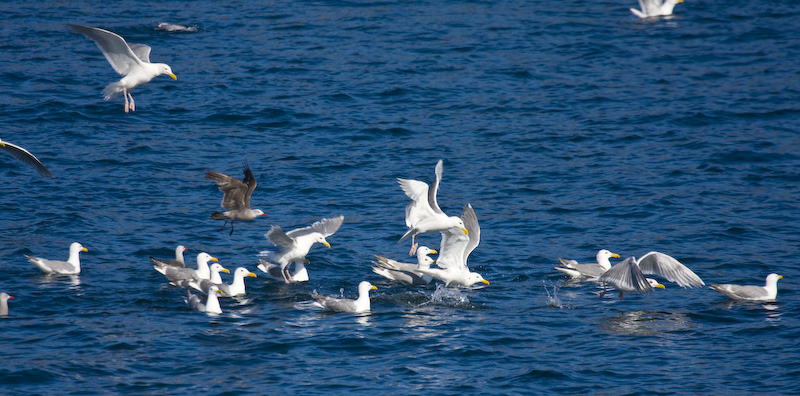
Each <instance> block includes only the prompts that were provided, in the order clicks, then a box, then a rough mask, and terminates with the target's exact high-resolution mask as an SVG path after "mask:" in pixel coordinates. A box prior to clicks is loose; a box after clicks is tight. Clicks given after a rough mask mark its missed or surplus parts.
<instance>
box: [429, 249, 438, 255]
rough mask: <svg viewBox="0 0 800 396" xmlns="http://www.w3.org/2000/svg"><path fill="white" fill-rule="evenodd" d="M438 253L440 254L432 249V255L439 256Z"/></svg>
mask: <svg viewBox="0 0 800 396" xmlns="http://www.w3.org/2000/svg"><path fill="white" fill-rule="evenodd" d="M438 253H439V252H437V251H435V250H433V249H431V254H438Z"/></svg>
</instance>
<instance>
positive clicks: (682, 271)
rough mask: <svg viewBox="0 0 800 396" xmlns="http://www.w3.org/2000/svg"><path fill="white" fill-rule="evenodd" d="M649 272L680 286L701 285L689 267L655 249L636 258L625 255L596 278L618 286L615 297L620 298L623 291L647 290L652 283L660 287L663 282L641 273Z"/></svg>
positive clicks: (650, 289) (637, 291)
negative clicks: (617, 293)
mask: <svg viewBox="0 0 800 396" xmlns="http://www.w3.org/2000/svg"><path fill="white" fill-rule="evenodd" d="M651 274H652V275H657V276H660V277H663V278H666V279H667V280H668V281H670V282H674V283H677V284H678V286H680V287H683V288H687V287H688V288H692V287H700V286H703V285H705V283H704V282H703V280H702V279H700V277H699V276H697V274H695V273H694V272H693V271H692V270H690V269H689V268H687V267H686V266H685V265H683V264H681V263H680V262H679V261H678V260H675V259H674V258H672V257H671V256H669V255H666V254H664V253H659V252H650V253H647V254H645V255H644V256H642V257H641V258H640V259H639V260H638V261H637V260H636V258H635V257H628V258H626V259H625V260H623V261H620V262H619V263H617V264H615V265H614V266H613V267H611V269H610V270H608V271H606V272H605V273H604V274H603V275H601V276H600V278H598V281H599V282H602V283H608V284H611V285H613V286H614V287H615V288H616V289H617V290H619V297H620V298H622V295H623V292H632V293H647V292H650V291H652V290H653V288H654V287H657V288H661V289H663V288H664V285H661V284H659V283H658V282H657V281H655V280H653V279H650V278H645V277H644V275H651ZM603 294H605V292H603ZM603 294H601V297H602V296H603Z"/></svg>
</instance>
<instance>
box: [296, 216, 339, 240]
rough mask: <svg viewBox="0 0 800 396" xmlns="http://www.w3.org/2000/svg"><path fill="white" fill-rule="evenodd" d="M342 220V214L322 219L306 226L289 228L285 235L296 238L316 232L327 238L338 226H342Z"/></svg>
mask: <svg viewBox="0 0 800 396" xmlns="http://www.w3.org/2000/svg"><path fill="white" fill-rule="evenodd" d="M343 221H344V216H336V217H331V218H329V219H322V220H319V221H317V222H316V223H314V224H312V225H310V226H308V227H303V228H298V229H295V230H291V231H289V232H288V233H286V235H288V236H289V237H290V238H293V239H296V238H297V237H301V236H303V235H308V234H312V233H315V232H316V233H319V234H322V236H323V237H326V238H327V237H329V236H331V235H333V233H335V232H336V231H337V230H338V229H339V227H341V226H342V222H343Z"/></svg>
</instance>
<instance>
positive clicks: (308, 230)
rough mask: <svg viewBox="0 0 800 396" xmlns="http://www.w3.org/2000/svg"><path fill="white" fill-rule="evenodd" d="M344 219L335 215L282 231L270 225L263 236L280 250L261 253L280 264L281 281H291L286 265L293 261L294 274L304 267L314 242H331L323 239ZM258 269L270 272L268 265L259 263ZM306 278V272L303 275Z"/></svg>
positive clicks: (331, 233) (329, 245)
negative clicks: (306, 225)
mask: <svg viewBox="0 0 800 396" xmlns="http://www.w3.org/2000/svg"><path fill="white" fill-rule="evenodd" d="M343 221H344V216H337V217H332V218H328V219H322V220H320V221H317V222H316V223H314V224H312V225H310V226H308V227H303V228H298V229H295V230H291V231H289V232H283V230H282V229H281V228H280V227H278V226H272V228H270V230H269V231H267V233H266V234H264V236H265V237H266V238H267V239H268V240H269V241H270V242H271V243H272V244H273V245H275V246H277V247H279V248H280V250H279V251H277V252H271V251H263V252H261V255H262V256H264V257H266V258H267V260H268V261H271V262H272V263H275V264H278V265H280V267H281V268H280V270H281V274H282V278H283V281H284V282H286V283H291V282H292V280H293V279H292V277H290V276H289V274H288V271H287V267H288V266H289V264H291V263H294V264H295V267H296V269H297V270H296V271H295V274H297V273H298V272H299V271H300V270H301V269H305V266H304V265H303V264H304V263H305V261H306V255H307V254H308V251H309V250H310V249H311V246H313V245H314V244H315V243H321V244H323V245H325V246H327V247H329V248H330V247H331V244H330V243H328V241H327V240H326V239H325V238H327V237H329V236H331V235H333V233H335V232H336V231H337V230H338V229H339V227H340V226H341V225H342V222H343ZM258 269H260V270H262V271H264V272H266V273H267V274H269V273H270V271H269V267H268V266H267V265H264V264H259V266H258ZM305 278H306V279H305V280H306V281H307V280H308V274H306V276H305Z"/></svg>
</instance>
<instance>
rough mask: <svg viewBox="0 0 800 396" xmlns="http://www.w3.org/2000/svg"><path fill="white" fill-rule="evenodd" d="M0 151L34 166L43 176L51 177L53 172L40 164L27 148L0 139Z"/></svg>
mask: <svg viewBox="0 0 800 396" xmlns="http://www.w3.org/2000/svg"><path fill="white" fill-rule="evenodd" d="M0 151H3V152H5V153H7V154H9V155H11V156H12V157H14V158H16V159H17V160H19V161H21V162H24V163H25V164H28V165H30V166H32V167H34V168H36V170H37V171H38V172H39V174H40V175H42V176H44V177H53V174H52V173H50V171H49V170H47V168H45V166H44V164H42V162H41V161H39V159H38V158H36V157H35V156H34V155H33V154H31V153H30V152H29V151H28V150H25V149H24V148H22V147H20V146H17V145H16V144H13V143H8V142H4V141H3V140H2V139H0Z"/></svg>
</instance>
